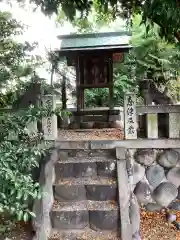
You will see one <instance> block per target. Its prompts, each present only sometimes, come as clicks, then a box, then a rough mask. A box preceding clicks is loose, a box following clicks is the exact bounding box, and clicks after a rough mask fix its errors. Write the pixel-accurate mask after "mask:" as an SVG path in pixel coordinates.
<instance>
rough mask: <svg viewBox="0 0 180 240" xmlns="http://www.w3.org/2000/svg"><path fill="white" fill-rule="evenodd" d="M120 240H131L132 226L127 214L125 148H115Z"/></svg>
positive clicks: (128, 186)
mask: <svg viewBox="0 0 180 240" xmlns="http://www.w3.org/2000/svg"><path fill="white" fill-rule="evenodd" d="M116 157H117V175H118V193H119V208H120V220H121V230H120V232H121V240H132V226H131V222H130V216H129V207H130V198H131V189H130V184H129V179H128V173H127V168H126V149H125V148H116Z"/></svg>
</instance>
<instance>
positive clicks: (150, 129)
mask: <svg viewBox="0 0 180 240" xmlns="http://www.w3.org/2000/svg"><path fill="white" fill-rule="evenodd" d="M146 126H147V137H148V138H151V139H152V138H153V139H157V138H158V115H157V113H148V114H147V115H146Z"/></svg>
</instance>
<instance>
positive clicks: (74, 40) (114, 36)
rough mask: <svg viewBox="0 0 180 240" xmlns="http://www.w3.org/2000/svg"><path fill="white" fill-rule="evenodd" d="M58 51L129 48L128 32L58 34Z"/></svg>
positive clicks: (129, 38) (129, 35)
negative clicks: (59, 41)
mask: <svg viewBox="0 0 180 240" xmlns="http://www.w3.org/2000/svg"><path fill="white" fill-rule="evenodd" d="M58 38H59V39H60V40H61V44H60V51H80V50H94V49H113V48H130V47H131V46H130V45H129V42H130V40H131V33H130V32H106V33H93V34H72V35H62V36H58Z"/></svg>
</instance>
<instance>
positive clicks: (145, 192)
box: [134, 182, 152, 205]
mask: <svg viewBox="0 0 180 240" xmlns="http://www.w3.org/2000/svg"><path fill="white" fill-rule="evenodd" d="M134 193H135V195H136V197H137V200H138V202H139V203H140V204H144V205H146V204H148V203H150V202H152V197H151V190H150V187H149V185H148V184H147V183H146V182H139V183H138V184H137V186H136V188H135V190H134Z"/></svg>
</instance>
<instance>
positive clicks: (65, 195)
mask: <svg viewBox="0 0 180 240" xmlns="http://www.w3.org/2000/svg"><path fill="white" fill-rule="evenodd" d="M54 198H55V199H56V200H58V201H62V202H64V201H81V200H94V201H107V200H116V199H117V183H116V181H115V180H114V179H108V178H96V179H91V178H89V179H82V178H70V179H63V180H61V181H58V182H57V183H56V184H55V185H54Z"/></svg>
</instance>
